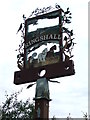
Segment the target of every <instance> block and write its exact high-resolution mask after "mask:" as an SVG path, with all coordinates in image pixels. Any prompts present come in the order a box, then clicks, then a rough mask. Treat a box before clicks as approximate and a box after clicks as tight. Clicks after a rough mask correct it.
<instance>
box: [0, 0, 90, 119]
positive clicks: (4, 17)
mask: <svg viewBox="0 0 90 120" xmlns="http://www.w3.org/2000/svg"><path fill="white" fill-rule="evenodd" d="M55 3H58V4H59V5H60V6H61V7H62V8H63V9H64V10H66V9H67V7H69V8H70V11H71V12H72V23H71V25H70V27H71V28H72V29H73V30H74V34H75V35H74V37H75V42H76V43H77V44H76V45H75V47H74V51H73V53H74V58H73V60H74V64H75V71H76V73H75V75H74V76H70V77H64V78H57V79H56V80H58V81H60V84H53V83H50V84H49V87H50V98H51V99H52V101H51V102H50V110H49V114H50V117H52V116H54V115H55V116H56V117H67V116H68V113H71V117H82V116H83V113H82V112H81V111H83V112H85V113H86V112H88V0H78V1H77V0H33V1H32V2H31V1H30V0H8V1H6V0H2V1H0V58H1V59H0V104H1V103H2V102H3V101H4V100H5V91H7V92H8V93H9V94H11V93H13V92H15V91H18V90H20V89H21V88H22V87H23V92H22V94H21V95H20V97H19V99H23V100H25V99H27V98H29V97H30V100H31V101H32V99H33V97H34V95H35V86H33V87H32V88H30V89H28V90H27V89H26V87H27V85H28V84H24V85H18V86H17V85H14V84H13V79H14V71H17V70H18V68H17V52H16V51H15V50H16V49H17V48H18V45H19V43H20V40H21V38H20V34H18V35H16V32H17V30H18V27H19V25H20V23H21V22H22V15H23V14H25V15H26V16H27V17H28V16H29V15H30V14H31V12H32V11H33V10H35V9H36V8H37V7H39V8H43V7H48V6H50V5H51V6H55Z"/></svg>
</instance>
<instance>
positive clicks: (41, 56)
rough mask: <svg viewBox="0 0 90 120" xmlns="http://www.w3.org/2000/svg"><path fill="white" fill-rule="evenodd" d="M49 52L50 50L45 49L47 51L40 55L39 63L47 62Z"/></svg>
mask: <svg viewBox="0 0 90 120" xmlns="http://www.w3.org/2000/svg"><path fill="white" fill-rule="evenodd" d="M47 52H48V50H47V48H45V49H44V50H43V51H42V53H40V54H39V55H38V63H39V62H43V61H45V59H46V55H47Z"/></svg>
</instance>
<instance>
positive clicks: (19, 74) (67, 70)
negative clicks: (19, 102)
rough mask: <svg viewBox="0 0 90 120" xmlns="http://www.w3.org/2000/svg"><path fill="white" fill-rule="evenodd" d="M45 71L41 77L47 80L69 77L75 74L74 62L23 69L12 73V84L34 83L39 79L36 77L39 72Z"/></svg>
mask: <svg viewBox="0 0 90 120" xmlns="http://www.w3.org/2000/svg"><path fill="white" fill-rule="evenodd" d="M42 70H46V74H45V76H43V77H46V78H48V79H52V78H58V77H64V76H70V75H74V74H75V70H74V62H73V61H72V60H69V61H65V62H59V63H55V64H51V65H46V66H43V67H42V66H41V67H36V68H33V67H31V68H29V69H24V70H22V71H16V72H15V73H14V84H16V85H19V84H24V83H29V82H36V80H37V79H39V78H40V76H39V75H38V74H39V72H40V71H42Z"/></svg>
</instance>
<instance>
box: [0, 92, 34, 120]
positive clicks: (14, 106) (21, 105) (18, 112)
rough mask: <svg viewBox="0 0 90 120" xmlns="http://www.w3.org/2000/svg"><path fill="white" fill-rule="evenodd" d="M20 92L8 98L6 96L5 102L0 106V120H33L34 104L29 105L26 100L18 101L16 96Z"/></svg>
mask: <svg viewBox="0 0 90 120" xmlns="http://www.w3.org/2000/svg"><path fill="white" fill-rule="evenodd" d="M19 94H20V92H16V93H14V94H11V96H8V94H6V95H5V96H6V100H5V102H4V103H3V105H2V119H1V120H12V119H14V120H18V119H21V120H26V119H30V120H33V117H34V110H35V108H34V104H33V103H31V104H30V102H29V101H30V99H27V100H26V101H25V102H23V101H22V100H20V101H18V100H17V96H18V95H19Z"/></svg>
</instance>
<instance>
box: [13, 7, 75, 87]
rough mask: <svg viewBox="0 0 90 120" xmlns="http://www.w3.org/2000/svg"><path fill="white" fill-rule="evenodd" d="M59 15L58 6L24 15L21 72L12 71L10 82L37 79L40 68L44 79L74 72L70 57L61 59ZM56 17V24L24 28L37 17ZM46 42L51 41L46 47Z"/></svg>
mask: <svg viewBox="0 0 90 120" xmlns="http://www.w3.org/2000/svg"><path fill="white" fill-rule="evenodd" d="M61 15H62V11H61V9H60V10H56V11H53V12H50V13H46V14H43V15H39V16H36V17H33V18H28V19H27V20H26V21H25V42H24V67H23V69H22V70H21V71H16V72H15V73H14V84H17V85H19V84H24V83H28V82H36V81H37V79H39V78H41V77H40V76H39V73H40V72H41V71H42V70H45V71H46V73H45V75H44V76H43V77H46V78H47V79H53V78H58V77H64V76H69V75H74V74H75V70H74V63H73V60H69V57H68V56H67V55H66V57H67V58H68V59H63V55H64V53H63V52H64V50H63V48H64V46H63V40H62V20H61ZM57 17H58V18H59V24H58V25H55V26H49V27H44V28H37V29H36V30H35V31H31V32H29V31H28V27H29V25H30V24H34V25H35V24H36V23H37V21H38V20H39V19H54V18H57ZM50 43H52V46H49V48H48V47H47V44H50ZM41 46H42V50H41ZM57 49H58V50H57ZM38 51H39V52H38Z"/></svg>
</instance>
